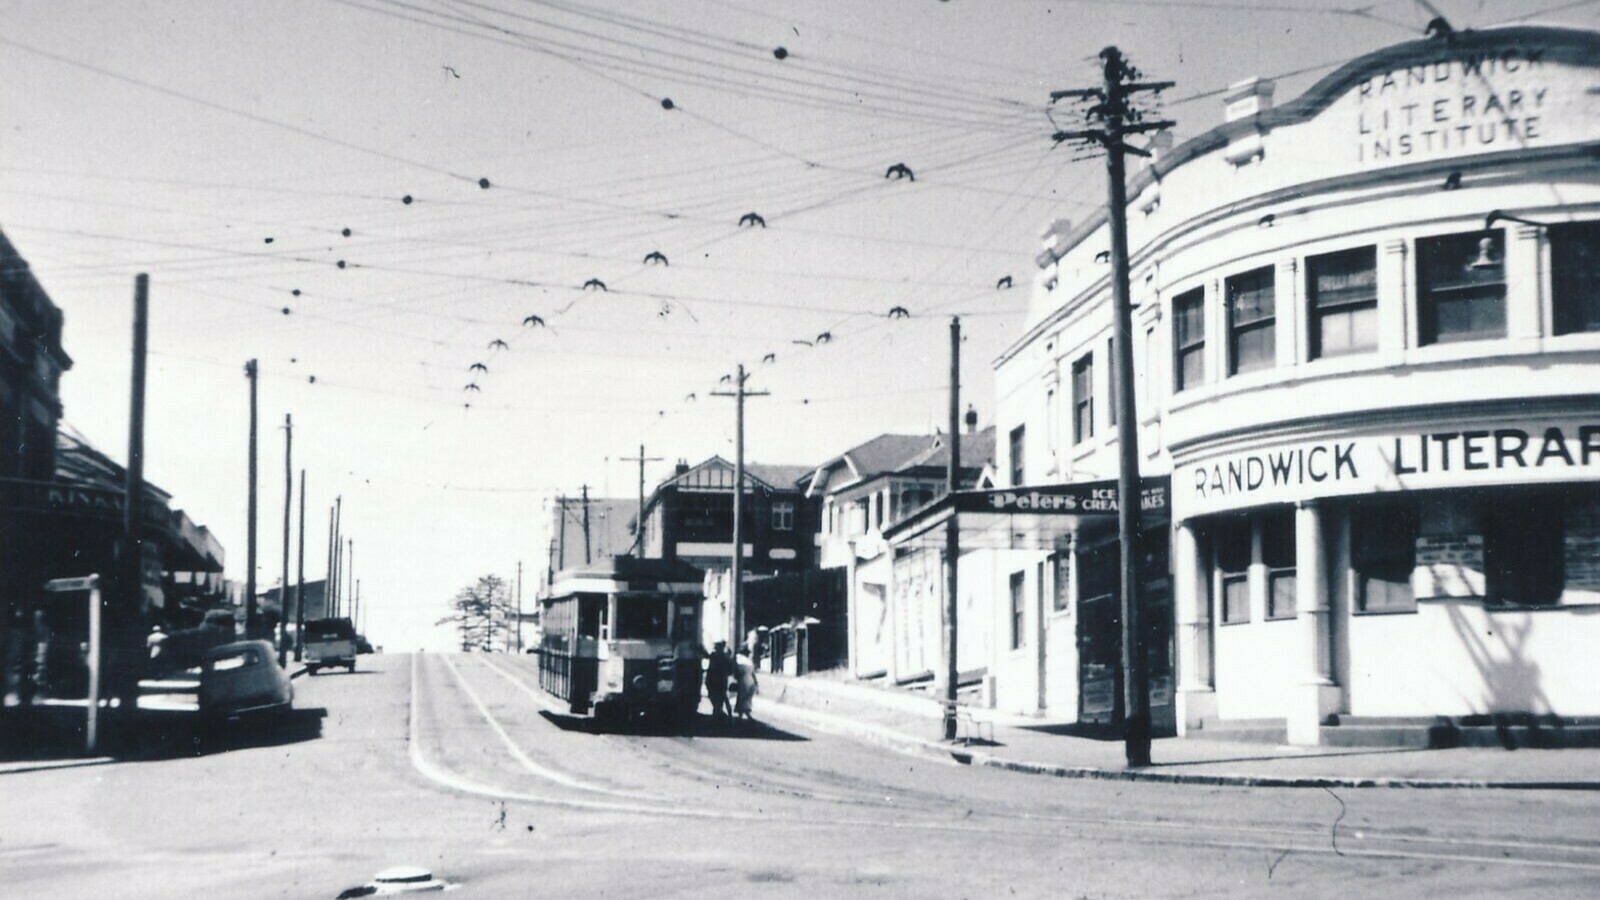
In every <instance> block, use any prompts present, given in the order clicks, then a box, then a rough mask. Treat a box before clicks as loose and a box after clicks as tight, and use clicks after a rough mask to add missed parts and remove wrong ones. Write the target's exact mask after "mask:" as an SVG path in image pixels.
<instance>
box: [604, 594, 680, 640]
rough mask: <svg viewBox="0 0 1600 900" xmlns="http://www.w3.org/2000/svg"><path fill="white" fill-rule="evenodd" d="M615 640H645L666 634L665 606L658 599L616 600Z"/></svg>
mask: <svg viewBox="0 0 1600 900" xmlns="http://www.w3.org/2000/svg"><path fill="white" fill-rule="evenodd" d="M615 634H616V638H617V640H622V641H627V640H635V641H637V640H645V639H648V638H664V637H666V636H667V606H666V604H665V603H663V602H661V601H659V600H630V599H627V598H618V600H617V627H616V630H615Z"/></svg>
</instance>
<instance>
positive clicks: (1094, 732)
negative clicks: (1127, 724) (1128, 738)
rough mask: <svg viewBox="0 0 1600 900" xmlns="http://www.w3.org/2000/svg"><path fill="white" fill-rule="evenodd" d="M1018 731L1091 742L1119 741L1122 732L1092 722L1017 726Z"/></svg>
mask: <svg viewBox="0 0 1600 900" xmlns="http://www.w3.org/2000/svg"><path fill="white" fill-rule="evenodd" d="M1017 730H1018V731H1032V732H1036V733H1038V734H1054V735H1059V736H1061V737H1076V738H1086V739H1088V740H1091V741H1121V740H1122V732H1121V731H1119V730H1117V729H1115V728H1113V727H1111V726H1110V725H1100V724H1097V723H1094V722H1057V723H1052V724H1049V725H1018V726H1017Z"/></svg>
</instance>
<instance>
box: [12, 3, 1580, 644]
mask: <svg viewBox="0 0 1600 900" xmlns="http://www.w3.org/2000/svg"><path fill="white" fill-rule="evenodd" d="M1435 15H1443V16H1445V17H1446V18H1448V19H1449V21H1450V22H1451V23H1452V25H1453V26H1454V27H1455V28H1457V29H1462V28H1473V27H1476V28H1484V27H1489V26H1492V25H1495V24H1503V23H1509V22H1520V21H1535V22H1540V23H1546V24H1559V25H1570V26H1575V27H1582V28H1590V29H1594V28H1600V0H1589V2H1572V0H1565V2H1563V0H1527V2H1488V0H1367V2H1348V3H1344V2H1338V0H1259V2H1258V0H1232V2H1229V0H1194V2H1187V0H1170V2H1167V0H1142V2H1141V0H1121V2H1060V0H984V2H978V0H950V2H936V0H874V2H872V3H861V2H859V0H812V2H788V3H763V2H760V0H677V2H628V3H623V2H609V0H275V2H273V3H238V2H233V3H216V2H210V0H149V2H141V3H137V4H130V3H125V2H118V0H94V2H91V0H61V2H45V0H21V2H19V0H0V81H3V83H4V84H5V85H6V86H7V87H6V101H5V103H4V104H3V105H0V126H3V129H4V130H3V132H0V133H3V135H4V137H3V143H0V229H3V230H4V231H5V233H6V234H7V235H8V237H9V238H10V239H11V241H12V243H14V244H15V245H16V246H17V247H18V249H19V250H20V251H21V252H22V254H23V255H24V256H25V257H26V258H27V259H28V260H29V262H30V264H31V266H32V269H33V272H34V274H35V276H36V277H37V278H38V279H39V281H40V282H41V284H42V285H43V286H44V288H45V289H46V291H47V292H48V293H49V294H50V295H51V297H52V299H53V300H54V301H55V302H56V304H57V305H58V306H60V307H61V309H62V310H63V311H64V313H65V316H66V328H65V334H64V343H65V346H66V349H67V352H68V353H69V354H70V355H71V356H72V357H73V359H74V361H75V364H74V366H73V368H72V370H71V371H69V372H68V373H66V374H65V375H64V376H63V378H62V385H61V394H62V400H63V403H64V406H65V415H64V418H63V427H65V428H70V429H73V430H75V431H76V432H78V433H80V434H82V435H83V436H85V437H86V438H87V439H88V440H89V441H90V442H91V443H93V444H94V445H96V446H97V447H99V448H100V449H101V450H103V451H105V452H107V453H108V454H110V455H111V456H112V457H113V458H116V459H119V460H121V459H125V457H126V448H127V428H128V384H129V378H130V376H129V372H130V368H131V346H132V338H131V320H132V307H133V303H132V298H133V283H134V277H135V275H136V274H138V273H141V272H142V273H148V274H149V276H150V283H151V287H150V310H151V312H150V359H149V385H148V393H147V404H148V419H147V422H146V449H145V460H146V461H145V467H146V468H145V471H146V477H147V478H148V479H149V480H150V481H152V482H154V483H155V484H157V485H159V486H161V487H162V488H163V489H165V490H167V491H168V492H170V493H171V494H172V495H173V501H172V502H173V505H174V506H175V507H179V508H182V509H184V510H186V511H187V512H188V514H189V515H190V517H191V518H192V519H194V520H195V521H196V522H198V523H200V524H204V525H206V526H207V527H209V528H210V529H211V530H212V532H213V533H214V534H215V535H216V536H217V537H218V539H219V540H220V541H221V542H222V543H223V545H224V547H225V548H226V551H227V557H228V564H227V567H228V573H227V574H228V576H229V577H230V578H234V579H237V580H241V581H242V580H243V579H244V573H245V568H246V562H245V561H246V538H245V535H246V532H247V483H248V430H249V428H248V423H249V394H248V384H247V381H246V379H245V376H244V364H245V362H246V360H250V359H256V360H258V361H259V366H260V372H261V378H260V382H259V417H260V448H261V449H260V457H259V460H260V463H259V464H260V475H259V482H258V484H259V491H260V513H259V519H258V522H259V532H260V537H259V541H258V549H257V562H258V573H257V582H258V584H259V585H260V586H261V587H262V588H263V589H264V588H266V587H270V586H272V585H274V584H276V583H277V581H278V579H279V578H280V577H281V574H282V568H283V566H282V553H283V544H282V537H281V535H282V529H283V502H284V489H285V455H284V454H285V448H284V428H283V425H284V420H285V416H292V418H293V447H292V469H293V471H294V472H295V473H296V475H295V476H294V477H295V478H296V479H298V474H297V473H298V472H299V470H301V469H304V470H305V471H306V479H307V492H306V508H307V525H306V531H307V540H306V544H307V548H306V571H307V578H308V579H315V578H320V577H322V574H323V572H324V571H325V569H326V547H327V529H328V510H329V508H330V506H331V505H332V503H333V500H334V498H335V497H336V496H337V497H341V498H342V509H343V512H342V517H343V518H342V523H343V532H344V534H345V536H346V537H348V538H350V539H351V540H353V541H354V542H355V547H354V559H353V561H352V563H353V565H352V568H353V574H354V575H355V577H356V578H359V579H360V581H361V584H362V587H361V595H362V598H363V605H364V607H365V612H366V619H367V621H366V631H367V632H368V633H369V634H370V635H371V636H372V639H373V640H374V642H375V643H378V644H383V645H386V646H388V647H390V648H392V649H411V648H414V647H419V646H421V647H429V648H446V647H449V646H450V645H451V638H452V635H451V634H450V633H449V632H448V631H446V630H443V629H439V628H436V627H434V623H435V622H436V620H438V619H439V618H441V617H443V616H444V615H446V614H447V612H448V602H449V599H450V597H451V596H452V595H453V594H454V593H455V592H456V591H457V590H458V589H460V588H461V587H464V586H466V585H468V584H470V583H472V582H473V581H475V580H476V579H477V577H479V576H481V575H485V574H491V573H492V574H498V575H500V576H502V577H505V578H508V579H510V578H514V577H515V572H516V568H517V565H518V563H519V562H520V563H521V564H522V565H523V571H524V579H525V588H524V591H525V597H526V598H528V599H529V602H530V603H531V598H532V597H533V596H534V595H535V593H536V590H535V587H534V583H536V582H537V580H538V579H540V578H542V577H543V574H544V568H545V565H546V559H547V554H548V547H549V541H550V538H551V534H550V524H549V523H550V520H551V515H550V513H549V510H550V508H551V505H552V503H553V498H555V497H556V496H560V495H568V496H576V495H579V494H580V493H581V492H582V491H583V489H584V488H585V486H587V489H588V491H589V492H590V494H591V495H592V496H597V497H599V496H608V497H623V498H626V497H633V496H635V495H636V493H637V490H638V464H637V462H634V461H632V460H630V459H629V457H637V456H638V455H639V450H640V447H641V446H643V448H644V451H645V453H644V455H645V456H647V457H659V458H660V461H656V462H650V463H648V464H647V466H646V480H647V490H648V487H650V486H653V485H654V484H656V483H657V482H659V481H660V480H661V479H662V478H664V477H667V476H668V475H670V473H671V466H672V464H673V463H674V462H675V461H677V460H678V459H685V460H688V461H689V462H691V463H694V462H699V461H701V460H703V459H706V458H708V457H710V456H711V455H713V454H721V455H722V456H724V457H725V458H728V459H732V457H733V453H734V418H735V417H734V403H733V401H732V400H731V399H730V398H726V397H720V396H717V395H716V394H715V392H718V391H724V392H725V391H727V390H729V389H730V388H731V387H732V383H733V381H732V380H733V378H734V377H735V373H736V371H737V369H738V367H739V366H741V365H742V366H744V368H745V370H746V371H747V372H748V381H747V388H748V389H749V390H751V391H764V392H766V393H765V394H764V395H763V396H758V397H753V398H751V399H749V400H748V401H747V402H746V458H747V459H749V460H752V461H757V462H765V463H774V464H796V465H815V464H819V463H821V462H823V461H825V460H826V459H828V458H830V457H832V456H835V455H837V454H839V453H841V452H843V451H844V450H846V449H848V448H849V447H850V446H852V445H854V444H856V443H859V442H861V441H864V440H866V439H868V438H871V437H872V436H874V435H877V434H880V433H884V432H904V433H931V432H932V431H933V430H934V429H936V428H938V427H940V426H941V425H942V424H943V423H944V422H945V420H946V414H947V413H946V409H947V406H946V404H947V403H948V384H947V382H948V372H949V323H950V321H951V318H952V317H959V318H960V321H961V329H962V335H963V344H962V350H961V364H962V387H961V396H962V401H961V402H962V404H963V406H964V405H965V404H966V403H969V402H970V403H971V404H973V405H974V407H975V408H976V409H977V410H978V413H979V416H980V418H981V420H982V422H983V423H984V424H988V423H989V419H990V413H991V411H992V408H993V402H994V401H993V379H992V368H991V364H992V361H993V360H994V358H995V357H996V356H997V355H998V354H999V353H1000V352H1001V351H1002V350H1003V349H1004V348H1005V347H1006V346H1007V345H1008V344H1009V343H1010V342H1012V341H1013V340H1015V339H1017V338H1018V337H1019V336H1020V329H1021V327H1022V320H1023V314H1024V312H1025V309H1026V306H1027V285H1028V284H1029V283H1030V281H1031V272H1032V270H1033V263H1032V258H1033V256H1034V255H1035V254H1036V253H1037V252H1038V250H1039V248H1040V243H1039V236H1040V233H1041V232H1042V230H1043V229H1044V227H1045V226H1046V225H1047V224H1048V223H1049V222H1051V221H1053V220H1056V219H1061V218H1065V219H1068V220H1070V221H1082V220H1083V219H1084V218H1086V217H1088V216H1090V215H1092V214H1093V213H1094V211H1095V210H1097V209H1099V208H1100V207H1101V206H1102V205H1103V203H1104V192H1105V176H1104V164H1103V160H1101V159H1099V158H1091V157H1088V155H1087V154H1086V153H1084V152H1082V151H1081V150H1078V149H1076V148H1074V147H1073V146H1072V145H1070V144H1063V145H1061V146H1055V145H1054V144H1053V143H1052V141H1051V134H1052V133H1053V132H1054V131H1056V130H1057V128H1058V126H1059V127H1074V126H1075V125H1076V124H1077V122H1076V120H1074V119H1073V117H1072V115H1071V114H1070V113H1069V112H1068V111H1067V110H1063V109H1057V110H1055V111H1054V120H1052V118H1051V117H1050V115H1048V113H1050V112H1051V110H1050V104H1049V95H1050V92H1051V91H1054V90H1059V89H1065V88H1078V87H1086V86H1091V85H1094V84H1095V83H1096V82H1097V81H1098V79H1099V73H1098V70H1097V66H1096V62H1097V54H1098V53H1099V51H1100V50H1101V49H1102V48H1103V47H1106V46H1109V45H1115V46H1118V47H1119V48H1120V49H1121V50H1122V51H1123V53H1124V55H1125V56H1126V57H1127V58H1128V59H1129V60H1130V61H1131V62H1132V63H1133V64H1134V65H1136V66H1137V67H1138V68H1139V69H1140V70H1142V71H1143V72H1144V73H1145V77H1146V78H1148V79H1150V80H1163V81H1172V82H1174V86H1173V87H1172V88H1171V89H1169V90H1167V91H1164V92H1162V94H1161V95H1160V96H1159V97H1152V98H1150V101H1149V103H1150V106H1149V108H1150V109H1151V110H1152V111H1153V112H1155V113H1158V114H1160V115H1162V116H1165V117H1166V118H1169V119H1172V120H1174V121H1175V122H1176V123H1177V124H1176V127H1175V128H1174V136H1175V138H1176V139H1177V141H1178V142H1180V143H1181V142H1182V141H1183V140H1185V139H1187V138H1189V137H1193V136H1195V135H1197V134H1200V133H1203V132H1204V131H1206V130H1208V129H1210V128H1212V127H1214V126H1216V125H1217V124H1219V123H1220V122H1221V119H1222V100H1221V94H1222V92H1223V91H1224V90H1225V89H1226V88H1227V86H1228V85H1230V84H1234V83H1237V82H1239V81H1242V80H1244V79H1247V78H1251V77H1255V76H1261V77H1270V78H1275V79H1276V80H1277V95H1276V96H1277V101H1278V102H1279V103H1283V102H1286V101H1288V100H1290V99H1292V98H1293V97H1295V96H1297V95H1298V94H1299V93H1301V92H1302V91H1304V90H1305V88H1306V87H1308V86H1309V85H1310V84H1311V83H1313V82H1314V81H1315V80H1316V79H1317V78H1319V77H1321V76H1323V75H1326V74H1328V73H1329V72H1330V71H1332V70H1333V69H1334V68H1336V67H1337V66H1338V65H1340V64H1342V63H1343V62H1345V61H1348V60H1349V59H1351V58H1353V57H1355V56H1359V55H1361V54H1363V53H1367V52H1370V51H1373V50H1376V49H1379V48H1381V47H1385V46H1388V45H1391V44H1395V43H1401V42H1404V41H1408V40H1412V39H1415V38H1418V37H1420V36H1421V35H1422V33H1423V29H1424V27H1425V25H1426V24H1427V22H1428V21H1429V20H1430V19H1432V18H1434V16H1435ZM896 164H903V165H904V167H905V168H906V169H908V170H909V173H908V174H909V175H910V176H913V177H905V174H906V173H902V175H901V177H888V173H889V171H890V168H891V167H893V166H895V165H896ZM748 213H755V214H756V216H758V217H759V221H757V220H755V219H746V218H745V216H746V214H748ZM742 220H743V222H744V224H741V221H742ZM651 254H659V255H658V256H651ZM1006 275H1011V276H1013V278H1014V281H1015V283H1016V285H1017V287H1016V288H1013V289H1011V290H1004V289H999V288H997V286H996V285H997V283H998V282H999V280H1000V279H1001V278H1002V277H1003V276H1006ZM586 285H587V287H586ZM902 312H903V313H904V314H903V315H902V314H901V313H902ZM891 313H893V314H892V315H891ZM296 490H298V488H296ZM293 502H294V503H295V504H298V503H299V498H298V495H296V497H295V499H294V501H293ZM291 565H293V563H291Z"/></svg>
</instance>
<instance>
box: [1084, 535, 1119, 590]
mask: <svg viewBox="0 0 1600 900" xmlns="http://www.w3.org/2000/svg"><path fill="white" fill-rule="evenodd" d="M1120 547H1121V545H1120V544H1115V543H1112V544H1102V545H1100V546H1098V547H1092V548H1086V547H1083V546H1082V545H1079V547H1078V597H1079V599H1080V601H1081V602H1084V603H1087V602H1089V601H1091V600H1098V599H1100V598H1102V597H1105V598H1116V597H1118V596H1120V595H1121V593H1122V557H1121V556H1120V553H1121V550H1120V549H1119V548H1120Z"/></svg>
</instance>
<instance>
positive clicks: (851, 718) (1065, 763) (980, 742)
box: [756, 672, 1600, 791]
mask: <svg viewBox="0 0 1600 900" xmlns="http://www.w3.org/2000/svg"><path fill="white" fill-rule="evenodd" d="M760 678H761V687H760V693H759V694H758V695H757V697H756V715H757V716H758V717H770V718H772V719H792V720H795V721H797V722H803V723H805V724H808V725H810V726H811V727H814V728H817V729H818V730H821V731H826V732H830V733H834V734H839V735H842V736H847V737H852V738H855V739H859V740H865V741H869V742H872V743H875V744H879V745H882V746H885V747H889V748H892V749H895V750H899V751H902V752H907V753H915V754H921V755H928V756H935V757H939V758H943V759H947V760H949V759H953V760H955V761H956V762H959V763H965V764H968V765H974V766H990V767H995V768H1001V769H1009V770H1011V771H1016V772H1025V773H1031V774H1038V775H1050V776H1055V777H1059V778H1096V779H1110V780H1125V781H1146V782H1166V783H1173V784H1201V785H1234V786H1241V787H1309V788H1321V787H1330V788H1332V787H1337V788H1364V787H1388V788H1457V789H1462V788H1498V789H1522V790H1590V791H1600V749H1593V748H1580V749H1559V750H1539V749H1527V748H1524V749H1517V750H1505V749H1486V748H1476V747H1462V748H1453V749H1446V750H1437V749H1429V750H1418V749H1407V748H1352V747H1298V746H1288V745H1282V744H1268V743H1244V742H1236V741H1222V740H1212V739H1206V738H1201V737H1181V738H1180V737H1168V738H1157V739H1156V740H1155V742H1154V746H1153V748H1152V750H1151V754H1150V755H1151V760H1152V764H1151V765H1150V766H1149V767H1146V768H1140V769H1129V768H1128V767H1127V765H1126V763H1125V761H1124V758H1123V745H1122V742H1121V740H1120V739H1105V738H1100V737H1092V736H1086V735H1084V734H1083V732H1082V729H1081V728H1079V727H1078V726H1076V725H1074V724H1072V723H1067V722H1062V721H1059V720H1051V719H1048V718H1035V717H1031V716H1021V715H1013V714H1008V713H1003V712H998V711H995V710H988V709H978V708H973V707H968V706H962V707H960V714H959V715H958V717H957V723H958V726H959V727H958V731H959V735H958V739H957V740H956V741H953V742H950V741H944V740H942V739H941V738H942V737H943V720H944V706H943V703H942V702H941V701H940V700H938V699H935V698H933V697H929V696H927V695H925V694H921V693H918V692H916V691H911V690H903V689H895V688H887V687H881V686H878V685H876V684H872V683H867V682H857V681H847V680H841V679H839V678H838V677H837V676H835V675H832V674H821V675H810V676H804V677H799V678H796V677H792V676H785V675H776V674H772V673H767V672H763V673H761V675H760Z"/></svg>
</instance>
